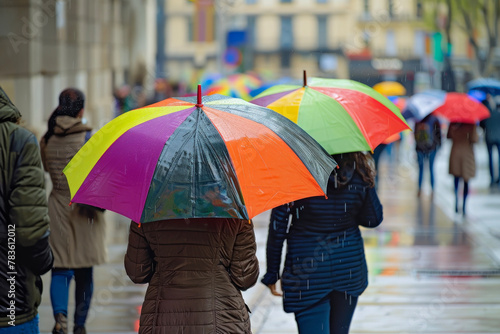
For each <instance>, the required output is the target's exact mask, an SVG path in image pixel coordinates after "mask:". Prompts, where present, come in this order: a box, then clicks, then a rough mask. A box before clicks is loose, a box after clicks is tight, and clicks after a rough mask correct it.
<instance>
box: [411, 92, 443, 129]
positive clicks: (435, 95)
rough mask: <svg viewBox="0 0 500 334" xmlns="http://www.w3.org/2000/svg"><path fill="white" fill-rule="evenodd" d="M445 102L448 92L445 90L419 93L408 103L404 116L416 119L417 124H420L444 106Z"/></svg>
mask: <svg viewBox="0 0 500 334" xmlns="http://www.w3.org/2000/svg"><path fill="white" fill-rule="evenodd" d="M445 100H446V92H445V91H444V90H438V89H430V90H426V91H423V92H421V93H417V94H415V95H413V96H411V97H410V98H409V99H408V100H407V101H406V106H405V108H404V109H403V116H404V117H406V118H414V119H415V120H416V121H417V122H420V121H421V120H422V119H424V118H425V117H426V116H427V115H429V114H430V113H432V112H433V111H434V110H436V109H437V108H438V107H440V106H441V105H443V104H444V102H445Z"/></svg>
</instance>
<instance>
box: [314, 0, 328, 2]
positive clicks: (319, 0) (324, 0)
mask: <svg viewBox="0 0 500 334" xmlns="http://www.w3.org/2000/svg"><path fill="white" fill-rule="evenodd" d="M316 2H317V3H327V2H328V0H316Z"/></svg>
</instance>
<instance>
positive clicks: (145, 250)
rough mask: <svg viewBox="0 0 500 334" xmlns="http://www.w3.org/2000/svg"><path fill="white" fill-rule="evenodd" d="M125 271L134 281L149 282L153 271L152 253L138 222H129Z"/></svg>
mask: <svg viewBox="0 0 500 334" xmlns="http://www.w3.org/2000/svg"><path fill="white" fill-rule="evenodd" d="M124 262H125V271H126V272H127V275H128V277H130V279H131V280H132V282H134V283H139V284H143V283H149V281H150V280H151V277H152V276H153V274H154V271H155V265H154V253H153V250H152V249H151V247H150V246H149V243H148V241H147V240H146V237H145V235H144V231H143V229H142V228H141V227H139V224H137V223H136V222H134V221H132V222H130V232H129V236H128V245H127V252H126V254H125V260H124Z"/></svg>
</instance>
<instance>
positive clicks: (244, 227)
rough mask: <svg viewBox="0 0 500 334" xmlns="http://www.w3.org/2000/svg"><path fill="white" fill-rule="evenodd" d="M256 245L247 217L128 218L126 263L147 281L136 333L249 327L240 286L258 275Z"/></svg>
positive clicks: (189, 333) (192, 333)
mask: <svg viewBox="0 0 500 334" xmlns="http://www.w3.org/2000/svg"><path fill="white" fill-rule="evenodd" d="M255 251H256V244H255V235H254V231H253V224H252V223H251V222H249V221H247V220H239V219H227V218H208V219H203V218H197V219H177V220H167V221H158V222H150V223H144V224H140V225H139V224H137V223H135V222H132V223H131V225H130V235H129V242H128V248H127V253H126V255H125V269H126V271H127V275H128V276H129V277H130V279H131V280H132V281H134V282H135V283H149V287H148V290H147V292H146V297H145V300H144V303H143V306H142V312H141V319H140V329H139V333H141V334H145V333H148V334H149V333H183V334H201V333H205V334H209V333H228V334H229V333H231V334H235V333H242V334H246V333H251V329H250V319H249V315H248V310H247V307H246V305H245V302H244V301H243V297H242V295H241V290H246V289H248V288H250V287H251V286H253V285H254V284H255V282H256V281H257V278H258V276H259V264H258V260H257V257H256V255H255Z"/></svg>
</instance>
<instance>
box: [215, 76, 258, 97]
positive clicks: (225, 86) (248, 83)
mask: <svg viewBox="0 0 500 334" xmlns="http://www.w3.org/2000/svg"><path fill="white" fill-rule="evenodd" d="M261 83H262V82H261V80H260V79H259V78H257V77H256V76H254V75H252V74H246V73H235V74H231V75H229V76H227V77H225V78H222V79H220V80H217V81H214V82H213V83H212V84H211V85H210V86H209V87H208V88H207V90H206V95H212V94H222V95H226V96H231V97H238V98H241V99H243V100H245V101H248V100H250V99H251V98H252V97H251V96H250V92H251V91H252V90H254V89H255V88H258V87H259V86H260V85H261Z"/></svg>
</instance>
